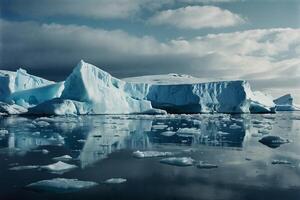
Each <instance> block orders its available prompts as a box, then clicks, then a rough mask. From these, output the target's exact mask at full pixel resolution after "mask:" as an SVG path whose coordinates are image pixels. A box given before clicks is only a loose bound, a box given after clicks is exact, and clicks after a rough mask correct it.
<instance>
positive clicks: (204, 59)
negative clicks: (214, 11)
mask: <svg viewBox="0 0 300 200" xmlns="http://www.w3.org/2000/svg"><path fill="white" fill-rule="evenodd" d="M0 30H1V38H0V56H1V57H0V68H1V69H16V68H17V67H20V66H23V67H24V68H26V69H28V70H29V71H30V72H31V73H36V72H37V73H38V74H39V75H44V76H46V77H49V76H51V75H52V76H51V77H52V78H55V79H64V78H65V76H66V75H67V74H68V73H70V71H71V70H72V68H73V67H74V65H75V64H76V63H77V62H78V61H79V60H80V59H81V58H83V59H85V60H86V61H87V62H91V63H93V64H95V65H97V66H99V67H101V68H102V69H104V70H107V71H109V72H111V73H113V74H114V75H116V76H118V77H126V76H137V75H145V74H159V73H171V72H174V73H186V74H192V75H194V76H198V77H201V78H202V79H203V80H207V79H213V80H216V79H217V80H219V79H222V80H231V79H247V80H252V82H253V83H254V86H255V87H257V88H264V89H270V90H271V89H272V90H273V91H275V89H278V88H279V89H281V90H282V91H284V92H288V91H289V90H292V89H293V90H294V91H295V90H299V88H300V51H299V49H300V29H291V28H284V29H257V30H248V31H243V32H233V33H222V34H209V35H206V36H201V37H196V38H192V39H174V40H169V41H165V42H161V41H158V40H157V39H156V38H154V37H151V36H143V37H137V36H134V35H131V34H128V33H126V32H124V31H122V30H110V31H108V30H104V29H99V28H91V27H88V26H79V25H61V24H55V23H52V24H39V23H36V22H11V21H5V20H1V21H0ZM57 69H59V71H58V70H57ZM59 76H63V77H59ZM287 88H288V89H287ZM276 91H278V90H276ZM277 93H278V92H277ZM277 93H276V94H277Z"/></svg>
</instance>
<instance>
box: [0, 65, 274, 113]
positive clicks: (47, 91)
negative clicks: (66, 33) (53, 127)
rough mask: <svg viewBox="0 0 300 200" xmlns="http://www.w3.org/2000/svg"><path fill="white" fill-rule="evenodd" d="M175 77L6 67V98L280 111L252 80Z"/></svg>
mask: <svg viewBox="0 0 300 200" xmlns="http://www.w3.org/2000/svg"><path fill="white" fill-rule="evenodd" d="M169 76H172V77H173V78H170V79H168V78H166V77H165V76H164V75H160V78H166V79H167V80H169V82H168V81H163V82H157V81H155V80H156V78H155V77H154V76H153V77H152V80H151V79H145V77H140V78H133V79H126V80H120V79H117V78H115V77H113V76H111V75H110V74H109V73H107V72H105V71H103V70H101V69H99V68H97V67H96V66H94V65H91V64H88V63H85V62H84V61H80V62H79V63H78V65H77V66H76V67H75V68H74V70H73V72H72V73H71V74H70V75H69V76H68V77H67V79H66V80H65V81H64V82H60V83H55V82H52V81H47V80H45V79H42V78H39V77H36V76H32V75H29V74H27V73H26V71H25V70H22V69H20V70H18V71H17V72H8V71H0V83H1V85H0V100H1V101H3V102H5V105H8V104H11V105H15V104H16V105H19V106H22V107H25V108H28V112H27V113H28V114H55V115H65V114H132V113H148V114H157V113H160V114H161V113H165V110H166V111H168V112H171V113H211V112H222V113H248V112H251V113H257V112H258V113H261V112H274V107H275V104H274V103H273V101H272V99H271V98H270V97H268V96H266V95H264V94H263V93H260V92H252V90H251V88H250V85H249V83H248V82H247V81H242V80H238V81H219V82H206V83H203V82H201V80H199V79H197V78H194V77H190V76H186V75H176V74H171V75H169ZM149 77H151V76H149ZM149 80H150V81H149ZM6 107H7V106H6Z"/></svg>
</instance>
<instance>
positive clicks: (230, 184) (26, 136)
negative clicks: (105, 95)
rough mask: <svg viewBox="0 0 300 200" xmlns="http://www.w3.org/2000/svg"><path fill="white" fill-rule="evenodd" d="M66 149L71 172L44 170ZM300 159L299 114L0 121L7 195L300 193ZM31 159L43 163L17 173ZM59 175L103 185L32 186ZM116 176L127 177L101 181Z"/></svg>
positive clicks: (5, 198)
mask: <svg viewBox="0 0 300 200" xmlns="http://www.w3.org/2000/svg"><path fill="white" fill-rule="evenodd" d="M268 135H275V136H280V137H282V138H284V139H288V140H289V141H290V142H289V143H286V144H282V145H281V146H279V147H277V148H270V147H268V146H266V145H264V144H262V143H260V142H259V140H260V139H261V138H262V137H265V136H268ZM137 150H139V151H158V152H171V153H173V154H174V155H173V156H175V157H191V158H192V159H194V160H195V163H198V162H199V161H204V162H206V163H210V164H213V165H216V166H217V168H210V169H200V168H197V167H196V164H195V165H192V166H186V167H182V166H176V165H167V164H164V163H161V162H160V160H161V159H162V157H153V158H136V157H134V156H133V152H135V151H137ZM62 155H69V156H71V157H72V158H73V159H72V160H68V161H64V162H65V163H68V164H72V165H76V166H77V168H76V169H73V170H70V171H65V172H64V173H63V172H62V173H54V172H53V171H51V170H50V171H47V170H42V169H41V167H40V166H45V165H49V164H53V163H56V162H57V161H55V160H53V158H54V157H58V156H62ZM276 161H280V162H281V163H282V162H286V163H283V164H275V163H276ZM272 162H273V164H272ZM299 164H300V112H279V113H277V114H264V115H262V114H261V115H254V114H245V115H228V114H202V115H166V116H147V115H97V116H68V117H20V116H11V117H1V118H0V199H1V200H12V199H18V200H19V199H22V200H24V199H38V200H41V199H55V200H57V199H106V200H107V199H113V200H117V199H130V200H134V199H143V200H144V199H218V200H219V199H220V200H223V199H224V200H225V199H226V200H232V199H234V200H239V199H255V200H259V199H272V200H274V199H280V200H282V199H295V200H296V199H297V200H298V199H300V166H299ZM28 165H33V166H38V167H33V168H32V169H19V170H13V169H14V167H20V166H28ZM15 169H16V168H15ZM53 178H68V179H74V178H75V179H78V180H81V181H93V182H97V183H99V185H97V186H95V187H91V188H88V189H82V190H80V191H71V192H70V191H69V192H66V191H64V192H63V191H59V190H58V191H54V192H53V191H48V190H47V189H46V190H34V189H31V188H28V187H26V186H27V185H29V184H31V183H35V182H37V181H41V180H48V179H53ZM110 178H124V179H126V180H127V181H126V182H124V183H120V184H104V183H103V181H105V180H107V179H110Z"/></svg>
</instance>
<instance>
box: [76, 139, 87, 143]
mask: <svg viewBox="0 0 300 200" xmlns="http://www.w3.org/2000/svg"><path fill="white" fill-rule="evenodd" d="M77 142H80V143H85V142H86V140H84V139H79V140H77Z"/></svg>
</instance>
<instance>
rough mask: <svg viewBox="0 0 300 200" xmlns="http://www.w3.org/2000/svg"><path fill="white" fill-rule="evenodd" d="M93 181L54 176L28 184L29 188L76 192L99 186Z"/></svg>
mask: <svg viewBox="0 0 300 200" xmlns="http://www.w3.org/2000/svg"><path fill="white" fill-rule="evenodd" d="M97 185H98V183H96V182H93V181H80V180H78V179H66V178H54V179H49V180H42V181H38V182H35V183H31V184H29V185H27V186H26V187H27V188H30V189H33V190H38V191H47V192H74V191H78V190H82V189H87V188H91V187H94V186H97Z"/></svg>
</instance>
